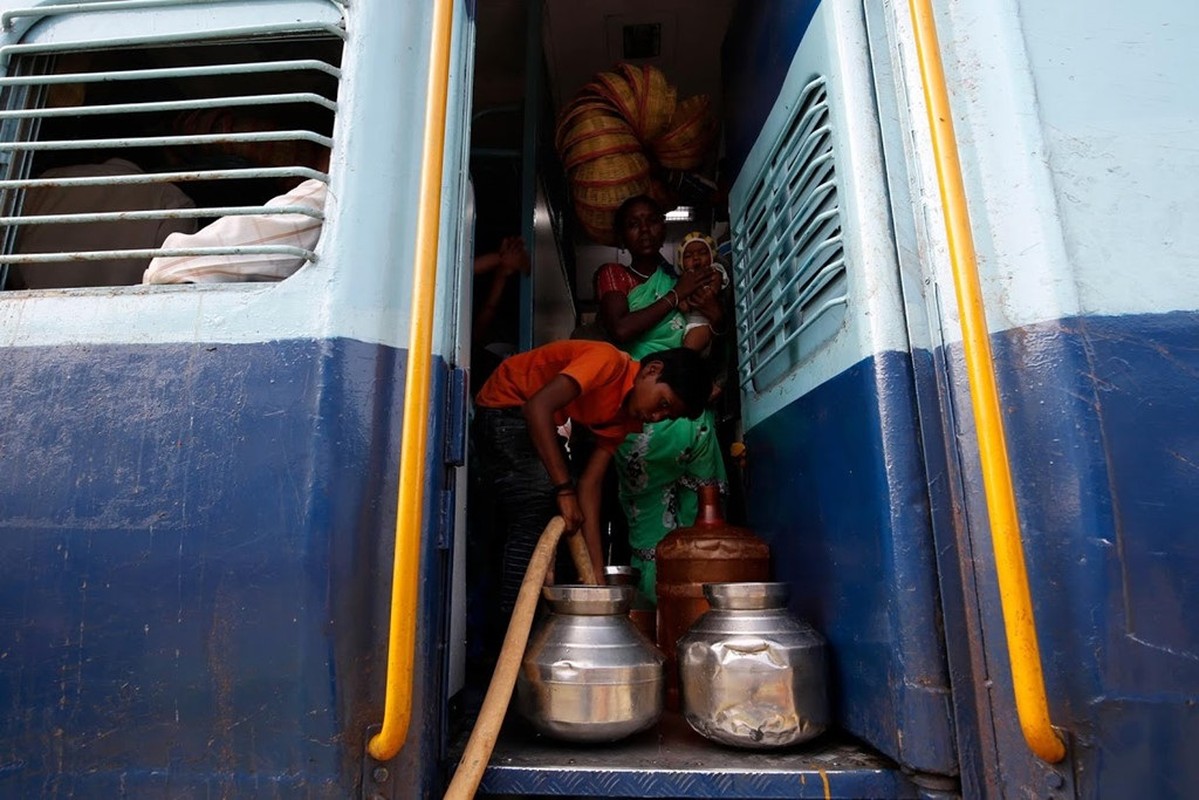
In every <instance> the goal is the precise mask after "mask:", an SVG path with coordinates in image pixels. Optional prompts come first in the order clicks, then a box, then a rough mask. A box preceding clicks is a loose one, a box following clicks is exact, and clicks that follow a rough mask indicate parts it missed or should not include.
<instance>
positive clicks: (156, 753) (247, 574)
mask: <svg viewBox="0 0 1199 800" xmlns="http://www.w3.org/2000/svg"><path fill="white" fill-rule="evenodd" d="M405 363H406V359H405V355H404V353H403V352H402V351H400V350H397V349H395V348H389V347H385V346H380V345H368V344H363V343H361V342H356V341H350V340H341V339H337V340H327V341H319V340H300V341H286V342H273V343H266V344H250V345H228V344H207V345H206V344H179V345H147V346H133V345H114V346H90V345H79V346H69V347H45V348H14V349H9V350H6V352H5V358H4V361H3V366H2V367H0V372H2V374H3V383H4V385H5V386H6V387H7V390H6V391H5V392H4V393H3V394H2V395H0V416H2V417H3V418H4V419H5V420H6V421H7V423H6V425H5V426H3V429H2V430H0V452H3V453H4V461H5V469H4V471H3V475H2V476H0V641H3V642H4V643H5V644H4V653H3V658H0V695H2V696H3V697H5V698H6V702H7V706H8V708H7V712H6V713H5V714H4V719H3V722H0V740H2V741H3V742H4V749H3V755H2V760H3V762H4V765H3V768H0V794H2V795H3V796H6V797H33V796H39V797H57V796H75V795H83V796H91V797H99V796H114V797H115V796H123V794H124V793H133V794H139V795H140V794H143V793H150V794H154V793H163V794H170V796H172V797H206V796H212V794H213V793H222V794H237V795H241V794H254V795H255V796H263V797H273V796H278V797H292V796H296V794H298V793H302V794H304V796H306V797H330V798H333V797H336V798H344V797H347V796H349V795H350V794H352V793H354V792H356V791H357V790H358V789H357V787H358V786H359V783H360V769H361V755H360V754H361V752H362V750H363V747H364V742H365V734H366V730H367V726H368V725H371V724H377V723H378V722H379V721H380V720H379V717H380V716H381V709H382V696H381V693H382V684H383V675H382V670H383V665H384V663H385V659H386V653H387V648H386V633H387V605H388V600H389V598H388V591H387V587H388V586H389V584H390V575H391V541H392V535H391V531H392V526H393V524H394V514H395V486H396V475H397V463H396V459H397V447H396V445H397V441H398V438H399V428H400V417H401V410H400V402H401V400H402V391H401V389H402V382H403V375H404V366H405ZM434 374H435V375H437V376H438V378H437V380H436V381H435V384H436V390H435V398H434V402H435V403H440V402H442V401H441V399H439V398H442V397H443V395H444V390H445V386H446V380H445V375H446V370H445V367H444V364H442V365H435V369H434ZM434 407H435V408H436V407H437V406H436V405H435V406H434ZM443 416H444V415H434V419H433V425H434V429H433V431H432V436H433V438H431V442H437V441H439V438H438V437H440V436H441V435H442V427H443V419H442V417H443ZM432 450H434V451H437V448H436V447H433V448H432ZM431 462H432V463H433V464H436V463H437V462H438V458H436V457H431ZM444 473H445V471H444V470H439V469H430V478H429V487H428V488H429V492H430V495H429V496H430V497H436V496H437V492H438V491H439V490H440V486H441V483H442V481H443V478H444ZM426 519H427V520H431V521H430V522H428V524H427V525H426V528H427V529H428V528H429V527H431V526H432V524H435V522H436V514H432V515H431V517H430V516H427V518H426ZM435 538H436V537H434V536H426V540H427V541H428V542H429V544H428V545H427V546H426V548H425V552H424V554H423V557H424V559H425V561H424V564H425V572H424V574H425V576H426V580H424V581H422V602H423V603H424V605H423V606H422V607H423V608H425V609H429V611H428V613H426V614H425V615H423V616H422V620H421V623H420V625H419V632H418V636H419V647H418V653H420V654H421V655H420V657H419V658H418V664H417V671H418V682H419V683H418V685H419V686H421V687H429V693H428V694H423V693H419V692H418V694H417V696H416V706H415V708H414V714H413V729H412V736H411V737H410V741H411V742H412V743H413V744H412V745H411V746H410V747H408V748H407V749H406V750H405V752H404V753H403V754H402V755H401V757H400V761H401V762H403V763H404V765H405V767H406V769H408V770H409V771H408V772H407V773H406V774H407V775H409V776H413V780H414V782H416V783H420V782H422V781H428V780H432V778H431V776H430V773H431V771H432V770H431V768H430V766H429V765H432V764H436V763H438V759H439V757H440V751H439V747H440V731H439V724H440V723H439V714H440V711H441V709H440V704H439V703H437V702H436V701H433V702H431V703H428V704H426V702H425V699H424V698H426V697H429V698H435V697H436V696H437V689H438V687H439V686H440V676H441V672H442V666H441V664H442V661H441V659H442V655H441V646H442V643H443V641H444V637H443V636H442V630H441V627H442V620H441V618H440V614H441V612H440V611H438V610H436V609H440V607H441V605H440V602H439V601H436V600H434V598H439V597H440V596H441V594H442V592H443V591H444V574H445V564H444V553H443V552H442V551H439V550H437V548H436V544H435V542H434V541H432V540H435Z"/></svg>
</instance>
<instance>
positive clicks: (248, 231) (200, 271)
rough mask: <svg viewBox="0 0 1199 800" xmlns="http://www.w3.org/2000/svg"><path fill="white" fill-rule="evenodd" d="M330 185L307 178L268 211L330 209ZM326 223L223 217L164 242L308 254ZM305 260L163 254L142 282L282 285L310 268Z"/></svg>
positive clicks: (254, 255)
mask: <svg viewBox="0 0 1199 800" xmlns="http://www.w3.org/2000/svg"><path fill="white" fill-rule="evenodd" d="M326 194H327V191H326V188H325V184H324V182H322V181H319V180H316V179H315V178H313V179H310V180H306V181H304V182H303V183H301V184H300V185H299V186H297V187H296V188H294V189H292V190H291V191H290V192H288V193H287V194H283V195H279V196H278V197H274V198H271V200H269V201H268V202H267V203H266V206H267V207H268V208H274V207H280V206H307V207H308V208H311V209H314V210H316V211H321V210H323V209H324V207H325V196H326ZM320 236H321V220H319V219H313V218H312V217H307V216H304V215H303V214H251V215H248V216H230V217H221V218H220V219H218V220H217V221H216V222H213V223H212V224H211V225H207V226H205V227H204V228H202V229H200V230H199V231H197V232H196V233H193V234H190V235H184V234H172V235H171V236H168V237H167V240H166V241H165V242H163V245H162V246H163V247H164V248H172V247H180V248H182V247H244V246H250V245H289V246H291V247H299V248H302V249H304V250H311V249H313V248H314V247H316V243H317V241H318V240H319V239H320ZM304 263H305V260H304V258H303V257H302V256H293V255H277V254H263V253H244V254H238V255H222V256H159V257H158V258H156V259H154V260H153V261H151V262H150V266H149V268H148V269H146V274H145V276H144V277H143V278H142V283H224V282H237V281H281V280H283V279H284V278H286V277H287V276H289V275H291V274H292V273H294V272H295V271H296V270H298V269H299V268H300V267H302V266H304Z"/></svg>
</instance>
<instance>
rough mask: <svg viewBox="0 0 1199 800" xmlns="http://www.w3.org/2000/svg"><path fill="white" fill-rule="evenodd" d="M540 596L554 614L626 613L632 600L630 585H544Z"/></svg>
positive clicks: (598, 614)
mask: <svg viewBox="0 0 1199 800" xmlns="http://www.w3.org/2000/svg"><path fill="white" fill-rule="evenodd" d="M541 596H542V597H544V598H545V599H546V602H548V603H549V607H550V611H553V612H554V613H555V614H580V615H582V616H604V615H609V614H627V613H629V607H630V605H632V602H633V587H632V586H585V585H562V586H546V587H545V588H543V589H542V590H541Z"/></svg>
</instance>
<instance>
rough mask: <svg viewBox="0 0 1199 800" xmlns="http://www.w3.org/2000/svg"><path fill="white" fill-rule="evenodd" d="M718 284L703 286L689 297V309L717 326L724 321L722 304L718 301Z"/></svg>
mask: <svg viewBox="0 0 1199 800" xmlns="http://www.w3.org/2000/svg"><path fill="white" fill-rule="evenodd" d="M719 286H720V284H719V283H717V284H714V285H713V284H705V285H704V286H701V287H700V288H699V289H697V290H696V291H695V293H694V294H693V295H691V300H690V302H691V308H692V309H693V310H694V311H696V312H697V313H700V314H703V315H704V316H705V317H706V318H707V320H708V322H709V323H711V324H712V325H715V326H718V327H719V325H720V323H721V322H723V321H724V303H722V302H721V301H720V290H719V288H718V287H719Z"/></svg>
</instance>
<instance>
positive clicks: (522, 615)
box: [445, 517, 596, 800]
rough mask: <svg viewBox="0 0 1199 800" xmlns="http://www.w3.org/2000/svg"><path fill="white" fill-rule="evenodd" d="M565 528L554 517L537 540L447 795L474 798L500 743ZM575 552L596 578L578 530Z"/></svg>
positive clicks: (453, 799)
mask: <svg viewBox="0 0 1199 800" xmlns="http://www.w3.org/2000/svg"><path fill="white" fill-rule="evenodd" d="M564 527H565V525H564V523H563V522H562V517H554V518H553V519H552V520H550V524H549V525H546V526H545V530H544V531H543V532H542V534H541V538H540V539H538V540H537V547H536V548H535V549H534V550H533V556H532V558H530V559H529V568H528V569H527V570H526V571H525V579H524V581H522V582H521V584H520V592H519V593H518V594H517V595H516V606H515V608H513V609H512V619H511V620H510V621H509V622H508V633H507V634H505V635H504V646H503V647H502V648H500V657H499V659H498V660H497V661H496V664H495V672H494V673H492V675H491V685H490V686H488V687H487V695H486V696H485V697H484V698H483V706H482V708H480V709H479V718H478V719H477V720H476V721H475V728H474V730H473V731H471V734H470V739H469V740H468V741H467V743H466V750H465V751H464V752H463V753H462V760H461V761H459V762H458V769H457V771H456V772H455V773H454V779H453V780H452V781H451V782H450V788H449V789H447V790H446V793H445V800H470V798H473V797H474V796H475V791H476V790H477V789H478V788H479V782H480V781H481V780H483V771H484V770H486V769H487V762H488V761H490V760H491V751H492V750H493V749H494V748H495V740H496V738H497V737H498V736H499V734H500V726H501V725H502V724H503V722H504V714H505V713H507V711H508V703H509V702H510V701H511V700H512V689H513V688H514V687H515V686H516V673H517V672H518V671H519V670H520V661H521V658H522V657H523V656H524V653H525V645H526V644H528V641H529V629H530V628H532V627H533V612H535V611H536V610H537V599H538V597H539V596H540V595H541V586H542V584H544V583H545V575H546V573H547V572H548V571H549V568H550V564H551V563H552V562H553V560H554V553H555V551H556V550H557V548H558V540H559V539H560V538H561V537H562V531H563V528H564ZM570 554H571V557H572V558H573V559H574V562H575V568H576V569H577V570H578V571H579V575H580V579H581V580H582V581H583V582H584V583H595V582H596V580H595V570H594V569H593V568H592V566H591V558H590V556H588V554H587V544H586V542H585V541H584V540H583V534H582V533H579V532H578V531H576V532H574V533H572V534H571V535H570Z"/></svg>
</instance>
